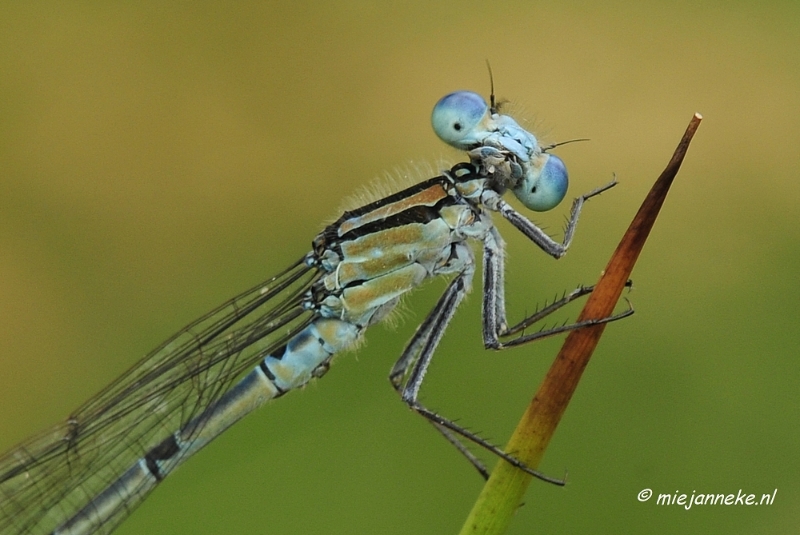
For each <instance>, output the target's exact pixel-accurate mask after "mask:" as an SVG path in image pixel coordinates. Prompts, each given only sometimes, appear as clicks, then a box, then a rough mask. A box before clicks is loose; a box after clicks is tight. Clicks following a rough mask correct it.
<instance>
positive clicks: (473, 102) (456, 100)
mask: <svg viewBox="0 0 800 535" xmlns="http://www.w3.org/2000/svg"><path fill="white" fill-rule="evenodd" d="M488 112H489V106H488V105H487V104H486V101H485V100H483V97H481V96H480V95H479V94H477V93H473V92H472V91H456V92H455V93H450V94H449V95H445V96H444V97H442V99H441V100H439V102H437V103H436V106H434V107H433V113H432V114H431V124H432V125H433V131H434V132H436V135H437V136H439V138H440V139H441V140H442V141H444V142H445V143H447V144H448V145H450V146H453V147H455V148H457V149H469V148H470V147H471V146H472V145H474V144H475V143H478V142H479V141H480V140H478V139H476V137H475V135H474V133H475V127H476V126H478V124H479V123H480V122H481V119H483V117H484V116H485V115H486V114H487V113H488Z"/></svg>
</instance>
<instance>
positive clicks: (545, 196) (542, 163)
mask: <svg viewBox="0 0 800 535" xmlns="http://www.w3.org/2000/svg"><path fill="white" fill-rule="evenodd" d="M531 163H532V164H533V165H532V167H531V169H530V170H529V171H528V173H527V174H526V175H525V176H524V177H523V178H522V180H520V182H519V184H518V185H517V187H516V188H514V189H513V190H512V191H513V192H514V195H515V196H516V197H517V199H519V200H520V202H522V204H524V205H525V206H526V207H527V208H529V209H531V210H534V211H536V212H546V211H547V210H550V209H552V208H555V207H556V206H557V205H558V203H560V202H561V200H562V199H563V198H564V196H565V195H566V194H567V186H568V185H569V176H568V175H567V166H566V165H564V161H563V160H562V159H561V158H559V157H558V156H555V155H554V154H547V153H545V154H541V155H540V156H539V157H538V158H537V159H536V160H534V161H532V162H531Z"/></svg>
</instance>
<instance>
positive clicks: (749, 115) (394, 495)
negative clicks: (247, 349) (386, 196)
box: [0, 1, 800, 534]
mask: <svg viewBox="0 0 800 535" xmlns="http://www.w3.org/2000/svg"><path fill="white" fill-rule="evenodd" d="M486 59H489V60H490V61H491V64H492V67H493V70H494V74H495V86H496V90H497V93H498V96H500V97H503V98H506V99H508V100H510V101H511V102H512V103H513V105H514V107H513V108H511V109H512V110H516V111H517V116H518V117H520V118H521V119H523V120H526V121H527V123H526V124H527V125H528V126H529V127H530V128H531V129H533V130H534V131H536V132H537V133H539V134H542V138H543V139H544V140H545V141H546V142H553V141H561V140H566V139H573V138H578V137H587V138H591V142H588V143H580V144H574V145H569V146H566V147H562V148H560V149H559V150H558V154H559V155H560V156H561V157H562V158H563V159H564V160H565V161H566V162H567V165H568V166H569V169H570V173H571V178H572V185H571V190H570V195H571V196H574V195H577V194H578V193H581V192H584V191H587V190H589V189H591V188H594V187H595V186H597V185H599V184H602V183H605V182H606V181H608V180H609V179H610V177H611V174H612V172H616V173H617V175H618V177H619V181H620V184H619V186H618V187H617V188H616V189H615V190H614V191H612V192H609V193H608V194H605V195H603V196H602V197H601V198H599V199H597V200H593V201H592V202H591V203H590V204H589V205H588V206H587V208H586V211H585V212H584V216H583V218H582V219H581V225H580V226H579V229H578V233H577V237H576V239H575V242H574V244H573V248H572V250H571V251H570V253H569V254H568V255H567V257H565V258H564V259H563V260H561V261H559V262H555V261H553V260H552V259H550V258H548V257H545V256H544V255H543V254H542V253H541V252H540V251H538V250H536V249H535V248H533V247H532V246H531V245H530V244H529V243H527V242H526V241H525V240H524V238H522V237H521V236H520V235H519V234H517V233H515V232H513V229H511V228H510V227H509V226H508V225H505V224H504V225H502V226H501V231H502V232H504V235H505V236H506V239H507V240H508V242H509V251H510V252H509V257H510V260H509V263H510V265H509V274H508V277H507V279H508V280H507V284H508V287H509V295H510V296H511V297H510V300H511V302H510V303H509V305H510V308H511V313H512V316H513V317H519V316H520V315H521V314H522V313H524V312H525V310H530V309H531V308H533V306H534V304H535V303H537V302H541V301H543V300H544V299H545V298H549V297H552V296H553V295H554V294H555V293H557V292H559V291H562V290H565V289H571V288H573V287H574V286H576V285H577V284H578V283H581V282H583V283H591V282H593V281H594V280H596V278H597V276H598V274H599V272H600V271H601V270H602V268H603V267H604V265H605V262H606V260H607V258H608V257H609V255H610V253H611V252H612V250H613V249H614V247H615V246H616V243H617V241H618V239H619V237H620V235H621V234H622V232H623V231H624V229H625V228H626V226H627V224H628V222H629V221H630V219H631V217H632V216H633V214H634V213H635V211H636V209H637V208H638V205H639V203H640V202H641V200H642V198H643V197H644V195H645V193H646V191H647V189H648V188H649V186H650V184H651V183H652V181H653V180H654V179H655V178H656V176H657V175H658V174H659V173H660V171H661V170H662V169H663V166H664V165H665V164H666V162H667V160H668V159H669V157H670V155H671V153H672V150H673V149H674V147H675V145H676V143H677V141H678V140H679V138H680V135H681V134H682V132H683V130H684V128H685V126H686V124H687V123H688V121H689V119H690V118H691V116H692V113H694V112H696V111H697V112H701V113H702V114H703V115H704V117H705V121H704V122H703V124H702V125H701V127H700V130H699V132H698V134H697V137H696V138H695V141H694V144H693V145H692V147H691V149H690V150H689V154H688V157H687V160H686V162H685V164H684V166H683V169H682V171H681V173H680V174H679V176H678V180H677V182H676V183H675V185H674V188H673V191H672V192H671V194H670V196H669V198H668V199H667V203H666V205H665V208H664V211H663V212H662V215H661V217H660V219H659V221H658V223H657V225H656V227H655V230H654V232H653V235H652V237H651V239H650V241H649V243H648V244H647V246H646V247H645V250H644V253H643V255H642V257H641V259H640V261H639V264H638V267H637V269H636V271H635V272H634V275H633V279H634V281H635V289H634V291H632V292H631V293H630V294H628V297H629V298H630V299H631V300H632V302H633V304H634V306H635V308H636V314H635V316H634V317H633V318H631V319H629V320H626V321H624V322H620V323H617V324H615V325H613V326H612V327H611V328H609V329H608V330H607V331H606V335H605V337H604V339H603V340H602V342H601V344H600V347H599V348H598V351H597V352H596V354H595V357H594V359H593V361H592V362H591V364H590V366H589V367H588V369H587V371H586V373H585V375H584V379H583V381H582V384H581V385H580V387H579V389H578V391H577V394H576V395H575V397H574V398H573V401H572V403H571V406H570V407H569V410H568V411H567V413H566V415H565V418H564V420H563V421H562V423H561V426H560V427H559V429H558V431H557V433H556V435H555V438H554V440H553V441H552V443H551V444H550V448H549V450H548V452H547V455H546V457H545V459H544V462H543V464H542V466H541V468H542V469H543V470H544V471H545V472H547V473H549V474H552V475H559V474H561V473H562V471H563V470H564V468H568V469H569V474H570V476H569V479H570V483H569V485H568V486H567V487H566V488H564V489H560V488H555V487H552V486H548V485H545V484H541V483H534V484H533V485H532V487H531V490H530V491H529V492H528V497H527V503H526V505H525V506H524V507H522V508H521V509H520V511H519V514H518V516H517V518H516V519H515V522H514V524H513V526H512V529H511V533H514V534H528V533H603V532H611V531H613V532H617V533H643V532H647V533H679V532H680V533H685V532H695V533H699V532H703V533H771V534H772V533H796V530H797V525H798V523H800V505H799V504H800V455H798V442H799V441H800V427H799V426H798V407H799V406H800V405H799V404H800V393H799V392H800V389H799V388H798V384H799V381H798V380H799V379H800V367H799V366H798V363H797V356H798V348H799V347H800V336H798V333H800V329H799V328H798V305H797V303H798V298H800V290H798V274H799V273H800V225H798V222H800V218H799V217H798V216H800V209H799V208H798V200H800V195H798V193H800V186H798V180H797V173H798V171H797V170H798V168H800V156H799V154H800V151H798V149H797V141H798V139H800V4H798V3H796V2H772V3H767V2H705V3H704V2H640V3H630V2H603V3H564V2H560V3H553V2H547V3H545V2H407V3H393V4H390V3H386V4H385V5H384V4H379V3H373V2H338V3H330V4H329V5H325V4H323V3H320V2H303V1H297V2H291V3H276V2H265V3H255V2H238V3H229V4H219V3H210V2H193V3H189V2H180V3H169V4H165V3H162V2H139V3H115V4H113V5H108V4H103V3H99V2H84V3H76V4H71V5H69V6H67V5H64V4H62V3H56V2H49V3H47V2H44V3H37V4H31V5H23V4H22V3H12V2H4V3H2V5H0V72H1V73H2V74H0V323H2V328H1V329H0V450H5V449H7V448H9V447H11V446H13V445H14V444H15V443H16V442H18V441H20V440H22V439H24V438H26V437H27V436H28V435H30V434H32V433H35V432H37V431H39V430H41V429H43V428H45V427H47V426H49V425H51V424H54V423H55V422H57V421H59V420H61V419H63V418H65V417H66V416H67V415H68V414H69V412H70V411H71V410H73V409H74V408H76V407H77V406H78V405H80V404H81V403H82V402H83V401H85V400H86V399H87V398H88V397H90V396H91V395H93V394H94V393H96V392H97V391H98V390H99V389H100V388H102V387H103V386H105V385H106V384H107V383H108V382H110V381H111V380H112V379H114V378H115V377H117V376H118V375H119V374H120V373H122V372H123V371H124V370H125V369H127V368H128V367H129V366H131V365H132V364H133V363H134V362H135V361H136V360H137V359H138V358H139V357H141V356H142V355H144V354H145V353H146V352H148V351H149V350H150V349H152V348H153V347H155V346H156V345H157V344H158V343H160V342H161V341H162V340H163V339H164V338H166V337H167V336H169V335H170V334H172V333H173V332H174V331H176V330H177V329H179V328H180V327H182V326H183V325H184V324H186V323H188V322H189V321H191V320H193V319H194V318H195V317H197V316H199V315H201V314H202V313H204V312H206V311H207V310H209V309H210V308H212V307H214V306H215V305H217V304H219V303H220V302H222V301H223V300H225V299H227V298H229V297H232V296H233V295H235V294H237V293H238V292H239V291H241V290H243V289H245V288H248V287H250V286H252V285H254V284H256V283H258V282H259V281H261V280H263V279H266V278H268V277H269V276H271V275H272V274H274V273H275V272H277V271H278V270H279V269H281V268H283V267H285V266H286V265H287V264H288V263H289V262H290V261H292V260H295V259H296V258H297V257H299V256H300V255H302V254H303V253H305V252H306V250H307V249H308V247H309V243H310V240H311V239H312V237H313V236H314V235H315V233H316V232H317V231H318V230H319V229H320V228H321V225H322V223H323V222H325V221H329V220H330V219H331V218H334V217H335V216H336V215H337V208H338V206H339V203H340V201H341V200H342V199H344V198H346V197H347V196H348V195H350V194H352V193H353V192H355V191H357V190H358V188H359V187H360V186H362V185H364V184H366V183H368V182H370V181H371V180H372V179H373V178H375V177H380V176H382V175H383V174H384V173H385V172H386V171H389V172H392V171H393V170H395V169H404V168H405V167H408V166H411V167H413V166H414V165H416V164H418V163H420V162H429V163H432V164H436V162H437V160H438V159H439V158H442V157H444V158H447V159H449V160H450V161H458V160H459V159H462V158H461V156H460V155H459V154H458V153H457V152H456V151H453V150H450V149H448V148H447V147H445V146H444V145H443V144H442V143H441V142H440V141H438V140H437V139H436V138H435V136H434V135H433V133H432V131H431V129H430V126H429V114H430V110H431V108H432V106H433V104H434V103H435V102H436V100H437V99H438V98H439V97H441V96H442V95H444V94H445V93H447V92H449V91H452V90H456V89H472V90H475V91H479V92H481V93H483V94H487V93H488V87H489V82H488V76H487V73H486V67H485V63H484V62H485V60H486ZM419 178H423V177H419ZM567 212H568V205H567V204H566V203H565V204H564V205H563V206H560V207H559V208H557V209H556V210H554V212H553V213H551V214H546V215H543V216H538V215H537V216H536V217H535V218H534V219H535V220H536V221H538V222H540V223H542V224H545V225H548V226H549V228H550V229H551V231H552V232H553V233H554V234H558V233H559V232H560V228H561V226H562V224H563V220H564V217H565V215H566V214H567ZM442 288H443V282H442V281H437V282H434V283H432V284H430V285H428V286H427V287H426V288H424V289H423V290H421V291H420V292H418V293H417V294H415V295H414V296H413V297H412V298H411V299H409V300H408V306H407V309H408V312H407V313H406V314H405V320H404V321H403V322H402V324H401V325H400V326H399V327H398V328H397V329H395V330H391V329H385V328H383V327H376V328H374V329H373V330H372V331H370V333H369V335H368V344H367V345H366V346H365V347H364V348H362V349H361V350H360V351H359V352H358V354H357V356H353V355H346V356H344V357H342V358H340V359H339V360H338V361H337V364H336V365H335V366H334V367H333V369H332V371H331V373H329V374H328V375H327V376H326V377H325V379H324V380H323V381H320V382H318V383H316V384H314V385H312V386H311V387H309V388H307V389H306V390H305V391H303V392H299V393H294V394H292V395H290V396H287V397H286V398H284V399H282V400H280V402H277V403H274V404H272V405H270V406H269V407H266V408H264V409H262V410H260V411H258V412H257V413H256V414H254V415H252V416H250V417H249V418H247V419H246V420H245V421H244V422H242V423H240V424H239V425H237V426H235V427H234V428H232V429H231V430H230V431H229V432H227V433H226V434H225V435H224V436H223V437H222V438H220V439H219V440H218V441H216V442H215V443H214V444H213V445H212V446H211V447H209V448H208V449H207V450H206V451H204V452H203V453H202V454H201V455H199V456H198V457H197V458H195V459H193V460H192V461H191V462H189V463H188V464H187V465H186V466H185V467H183V468H182V469H181V470H179V471H178V472H177V473H176V474H174V475H173V476H171V477H170V478H169V479H168V480H166V481H165V483H164V484H163V485H162V486H161V487H160V488H159V490H157V491H156V492H155V493H154V494H153V496H151V498H150V499H148V500H147V501H146V502H145V504H144V505H143V506H142V507H141V508H140V509H138V510H137V511H136V513H134V515H133V516H132V517H131V518H130V519H129V520H128V521H127V522H126V523H124V524H123V525H122V527H121V528H120V530H119V533H120V534H134V533H153V534H156V533H158V534H177V533H194V534H216V533H241V534H245V533H275V534H284V533H287V534H288V533H303V534H312V533H320V534H321V533H325V534H334V533H348V534H349V533H426V534H427V533H430V534H440V533H455V532H457V530H458V529H459V528H460V526H461V523H462V522H463V519H464V518H465V516H466V514H467V512H468V511H469V509H470V507H471V504H472V502H473V500H474V498H475V497H476V496H477V494H478V492H479V491H480V489H481V480H480V478H479V477H478V476H477V475H476V474H475V473H474V471H472V469H471V468H470V467H469V466H468V465H467V463H466V462H465V461H464V460H462V459H461V458H460V457H459V456H458V455H457V453H456V452H455V451H454V450H453V449H452V448H451V447H450V446H449V445H448V444H446V443H445V441H444V440H442V439H441V438H440V437H439V436H438V435H437V434H436V433H435V432H434V431H433V429H432V428H430V426H428V425H426V424H425V423H424V422H423V421H422V420H421V419H420V418H418V417H416V416H414V415H412V414H411V413H410V412H409V411H407V410H406V409H405V408H404V407H403V406H402V405H401V403H399V402H398V400H397V399H396V396H395V394H394V392H393V391H392V390H391V388H390V386H389V384H388V382H387V381H386V378H385V377H386V374H387V373H388V370H389V368H390V367H391V365H392V363H393V362H394V359H395V358H396V356H397V355H398V354H399V352H400V350H401V349H402V347H403V345H404V343H405V342H406V340H407V339H408V338H409V336H410V334H411V333H412V332H413V329H414V327H415V326H416V324H417V323H418V322H419V321H421V319H422V318H423V317H424V315H425V313H426V312H427V311H428V310H429V308H430V307H431V306H432V304H433V303H434V302H435V300H436V298H437V297H438V294H439V292H440V291H441V289H442ZM479 305H480V299H479V296H478V295H473V296H472V298H471V299H470V300H469V301H468V303H467V304H466V305H465V306H464V307H463V310H461V311H460V313H459V315H458V316H457V318H456V319H455V320H454V322H453V324H452V328H451V329H450V330H449V332H448V335H447V336H446V338H445V340H444V342H443V343H442V346H441V348H440V351H439V352H438V357H437V359H435V361H434V364H433V367H432V370H431V372H430V373H429V380H428V382H427V383H426V387H425V389H424V393H423V399H424V401H425V402H427V403H428V404H429V405H430V406H431V407H433V408H436V409H439V410H441V411H442V412H443V413H444V414H447V415H450V416H452V417H457V418H460V421H462V422H463V423H464V424H466V425H468V426H470V427H472V428H474V429H477V430H479V431H481V432H482V433H483V435H484V436H487V437H489V438H491V439H493V440H494V441H496V442H498V443H500V444H502V443H504V442H505V440H506V438H507V437H508V435H509V434H510V432H511V430H512V429H513V427H514V425H515V422H516V420H517V419H518V418H519V415H520V414H521V413H522V411H523V410H524V407H525V405H526V404H527V402H528V400H529V398H530V396H531V395H532V392H533V391H534V390H535V388H536V386H537V385H538V383H539V381H540V380H541V378H542V376H543V374H544V373H545V371H546V369H547V368H548V366H549V364H550V361H551V360H552V357H553V356H554V354H555V352H556V351H557V348H558V345H559V343H560V340H554V341H548V342H542V343H538V344H535V345H533V346H528V347H525V348H521V349H516V350H514V351H508V352H505V353H502V354H495V353H487V352H485V351H483V350H482V346H481V342H480V331H479V325H480V320H479V317H480V306H479ZM574 312H575V311H573V313H574ZM487 460H488V461H489V462H490V463H491V464H493V463H494V460H493V459H487ZM644 488H652V489H653V490H654V492H655V493H656V494H659V493H675V492H676V491H678V492H685V493H689V494H691V493H692V492H693V491H696V492H697V493H736V492H737V491H738V490H739V489H743V490H744V491H745V492H748V493H750V492H752V493H754V494H756V495H757V496H759V497H760V495H761V494H762V493H767V492H770V493H771V492H772V491H773V490H774V489H776V488H777V489H778V491H777V496H776V500H775V503H774V504H773V505H771V506H758V507H742V506H728V507H725V506H719V505H718V506H705V507H694V508H692V509H691V510H689V511H686V510H684V509H682V508H680V507H678V506H673V507H664V506H657V505H656V504H655V503H654V500H651V501H650V502H647V503H640V502H639V501H637V493H638V492H639V491H640V490H642V489H644Z"/></svg>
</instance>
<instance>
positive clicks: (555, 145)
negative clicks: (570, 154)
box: [542, 137, 591, 152]
mask: <svg viewBox="0 0 800 535" xmlns="http://www.w3.org/2000/svg"><path fill="white" fill-rule="evenodd" d="M578 141H591V139H589V138H588V137H582V138H579V139H569V140H567V141H560V142H558V143H551V144H550V145H547V146H546V147H542V152H547V151H549V150H550V149H554V148H556V147H560V146H561V145H566V144H567V143H577V142H578Z"/></svg>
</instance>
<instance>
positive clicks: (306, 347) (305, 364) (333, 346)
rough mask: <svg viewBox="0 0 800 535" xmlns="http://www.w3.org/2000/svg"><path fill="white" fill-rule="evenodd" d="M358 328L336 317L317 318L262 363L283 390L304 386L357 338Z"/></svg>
mask: <svg viewBox="0 0 800 535" xmlns="http://www.w3.org/2000/svg"><path fill="white" fill-rule="evenodd" d="M358 333H359V328H358V327H356V326H355V325H353V324H352V323H348V322H344V321H341V320H336V319H319V320H317V321H315V322H314V323H312V324H311V325H309V326H308V327H306V328H305V329H304V330H303V331H302V332H300V333H299V334H297V335H296V336H295V337H294V338H292V339H291V341H289V343H288V344H287V345H286V350H285V351H284V353H283V354H282V355H280V356H278V357H275V356H272V355H270V356H268V357H266V358H265V359H264V365H265V366H266V367H267V369H269V371H270V373H271V374H272V375H273V376H274V379H273V378H270V379H271V380H272V383H273V384H274V385H275V386H277V387H278V388H279V389H281V390H283V391H284V392H285V391H288V390H292V389H294V388H298V387H300V386H303V385H304V384H306V383H307V382H308V381H310V380H311V378H312V377H313V376H314V374H315V371H316V370H317V369H318V368H320V366H324V365H325V364H326V363H327V362H328V361H329V360H330V359H331V357H332V356H333V355H334V354H335V353H338V352H339V351H342V350H344V349H346V348H347V347H349V346H351V345H352V344H353V343H355V342H356V340H357V339H358Z"/></svg>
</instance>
